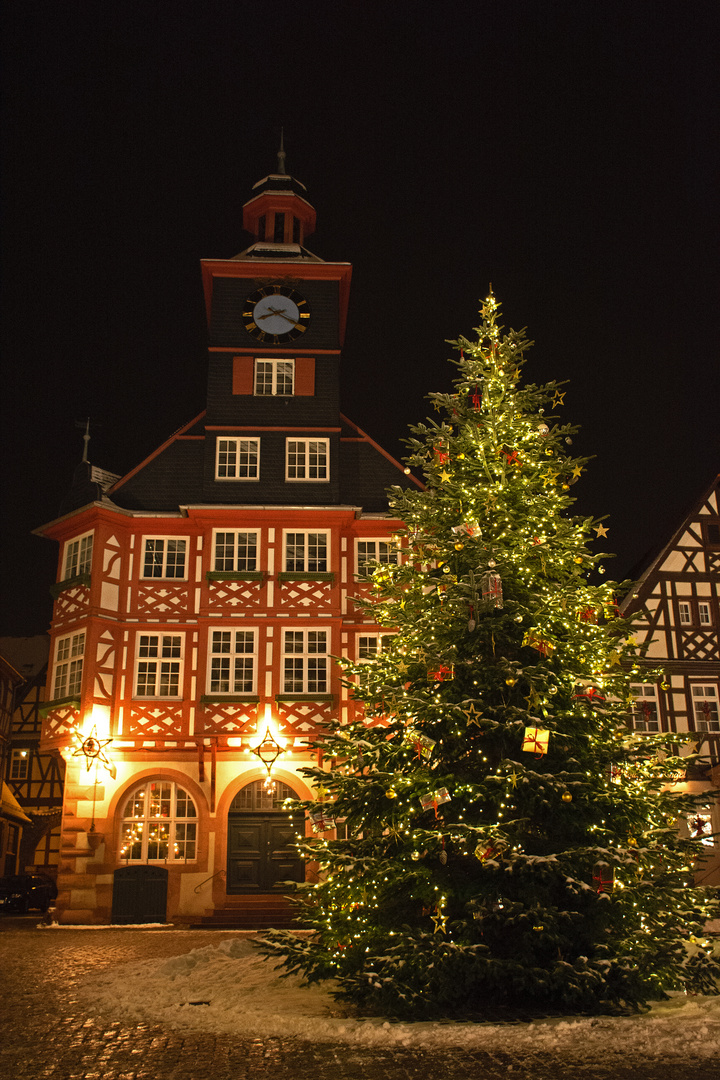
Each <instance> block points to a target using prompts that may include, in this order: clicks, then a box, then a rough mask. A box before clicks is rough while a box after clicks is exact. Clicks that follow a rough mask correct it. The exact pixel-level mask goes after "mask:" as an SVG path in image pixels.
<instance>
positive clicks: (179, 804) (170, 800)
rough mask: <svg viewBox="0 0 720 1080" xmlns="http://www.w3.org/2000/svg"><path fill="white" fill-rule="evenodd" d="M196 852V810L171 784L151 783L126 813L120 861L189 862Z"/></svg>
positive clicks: (138, 792) (141, 789) (127, 805)
mask: <svg viewBox="0 0 720 1080" xmlns="http://www.w3.org/2000/svg"><path fill="white" fill-rule="evenodd" d="M196 851H197V810H196V808H195V803H194V802H193V801H192V799H191V798H190V796H189V794H188V793H187V791H185V789H184V788H181V787H180V785H179V784H176V783H174V782H173V781H172V780H148V781H147V782H146V783H144V784H142V785H141V786H140V787H138V788H135V790H134V791H133V793H132V794H131V795H130V798H129V799H128V800H127V802H126V803H125V807H124V809H123V820H122V833H121V837H120V858H121V859H124V860H125V862H143V863H144V862H187V861H188V860H192V859H195V857H196Z"/></svg>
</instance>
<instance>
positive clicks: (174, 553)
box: [142, 536, 187, 578]
mask: <svg viewBox="0 0 720 1080" xmlns="http://www.w3.org/2000/svg"><path fill="white" fill-rule="evenodd" d="M186 556H187V540H179V539H178V538H177V537H174V536H146V537H145V539H144V541H143V568H142V576H143V577H144V578H184V577H185V565H186Z"/></svg>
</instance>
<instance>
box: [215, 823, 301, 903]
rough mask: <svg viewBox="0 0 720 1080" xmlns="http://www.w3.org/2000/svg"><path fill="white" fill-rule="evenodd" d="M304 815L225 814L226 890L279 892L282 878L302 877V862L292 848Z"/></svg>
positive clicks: (294, 878) (232, 891)
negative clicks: (226, 815)
mask: <svg viewBox="0 0 720 1080" xmlns="http://www.w3.org/2000/svg"><path fill="white" fill-rule="evenodd" d="M303 825H304V821H303V817H302V816H301V815H297V816H294V817H292V818H290V817H289V815H288V814H287V813H268V814H233V813H231V814H230V815H229V817H228V866H227V891H228V893H253V892H256V893H263V892H276V891H277V892H281V891H282V885H281V884H280V883H281V882H283V881H304V879H305V864H304V862H303V860H302V859H301V858H299V856H298V853H297V850H296V849H295V846H294V845H295V841H296V839H297V837H298V836H300V835H302V832H303Z"/></svg>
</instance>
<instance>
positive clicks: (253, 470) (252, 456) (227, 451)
mask: <svg viewBox="0 0 720 1080" xmlns="http://www.w3.org/2000/svg"><path fill="white" fill-rule="evenodd" d="M215 479H216V480H259V479H260V440H259V439H218V440H217V459H216V463H215Z"/></svg>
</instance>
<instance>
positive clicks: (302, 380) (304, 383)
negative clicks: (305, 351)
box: [295, 356, 315, 397]
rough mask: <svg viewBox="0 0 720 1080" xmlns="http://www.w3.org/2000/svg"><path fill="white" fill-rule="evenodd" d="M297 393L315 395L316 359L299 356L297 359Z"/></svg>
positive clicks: (302, 395)
mask: <svg viewBox="0 0 720 1080" xmlns="http://www.w3.org/2000/svg"><path fill="white" fill-rule="evenodd" d="M295 394H296V395H297V396H298V397H314V395H315V359H314V357H311V356H298V357H297V359H296V360H295Z"/></svg>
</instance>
